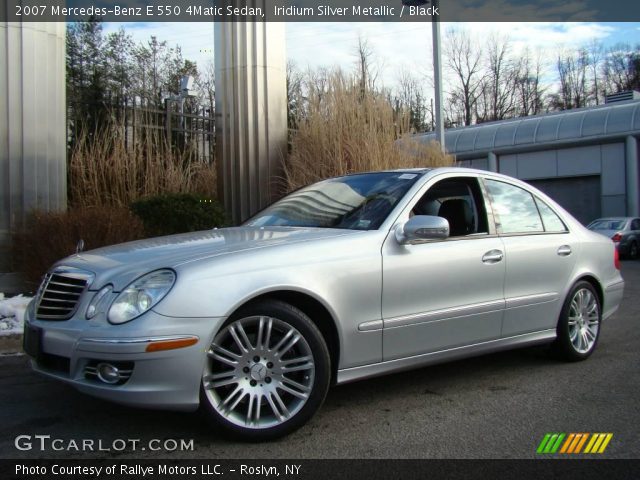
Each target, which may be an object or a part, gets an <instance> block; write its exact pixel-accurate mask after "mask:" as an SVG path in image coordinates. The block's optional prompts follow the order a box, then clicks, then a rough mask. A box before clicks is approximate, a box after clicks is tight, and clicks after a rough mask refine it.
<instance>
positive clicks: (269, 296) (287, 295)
mask: <svg viewBox="0 0 640 480" xmlns="http://www.w3.org/2000/svg"><path fill="white" fill-rule="evenodd" d="M265 300H279V301H281V302H285V303H288V304H289V305H292V306H294V307H296V308H297V309H299V310H300V311H302V312H303V313H304V314H305V315H307V316H308V317H309V318H310V319H311V321H312V322H313V323H314V324H315V326H316V327H318V330H320V333H321V334H322V337H323V338H324V341H325V343H326V344H327V348H328V350H329V358H330V359H331V378H332V381H333V382H335V379H336V376H337V372H338V365H339V363H340V334H339V331H338V327H337V322H336V319H335V316H334V314H333V313H332V312H331V311H330V310H329V308H328V307H327V306H326V305H325V304H324V303H323V302H322V301H320V300H319V299H317V298H316V297H314V296H313V295H311V294H309V293H307V292H301V291H298V290H290V289H279V290H272V291H268V292H264V293H261V294H259V295H256V296H254V297H251V298H249V299H246V300H245V301H244V302H242V303H241V304H239V305H237V306H236V307H235V308H234V310H233V312H232V313H231V315H230V317H232V316H233V315H234V314H235V313H236V312H237V311H239V310H240V309H242V308H244V307H247V306H248V305H252V304H255V303H259V302H262V301H265Z"/></svg>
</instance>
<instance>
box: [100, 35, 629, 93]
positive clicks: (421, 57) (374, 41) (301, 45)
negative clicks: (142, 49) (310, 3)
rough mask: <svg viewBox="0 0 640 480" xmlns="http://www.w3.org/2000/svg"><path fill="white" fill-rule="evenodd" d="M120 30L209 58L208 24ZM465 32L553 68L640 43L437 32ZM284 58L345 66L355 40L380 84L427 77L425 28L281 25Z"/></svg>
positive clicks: (201, 61)
mask: <svg viewBox="0 0 640 480" xmlns="http://www.w3.org/2000/svg"><path fill="white" fill-rule="evenodd" d="M120 26H122V27H124V28H125V30H126V31H127V32H129V33H131V34H132V35H133V37H134V39H135V40H136V41H141V42H143V41H146V40H148V39H149V37H150V36H151V35H155V36H157V37H158V40H166V41H167V42H168V43H169V45H170V46H174V45H176V44H178V45H180V46H181V47H182V51H183V54H184V56H185V58H188V59H190V60H194V61H196V62H197V63H198V65H199V66H200V67H202V66H204V65H205V64H206V63H207V62H210V61H212V60H213V24H212V23H204V22H194V23H153V22H152V23H105V25H104V27H105V28H104V30H105V32H110V31H114V30H117V29H118V28H119V27H120ZM452 26H455V27H462V28H465V29H466V30H468V31H469V32H470V33H471V34H472V36H473V37H474V38H475V40H476V41H477V42H478V43H479V44H482V41H483V38H486V37H487V36H488V35H490V34H492V33H494V34H498V35H501V36H505V35H506V36H508V37H509V39H510V41H511V44H512V48H513V50H514V51H515V52H517V51H520V50H522V49H524V48H525V47H529V48H530V49H531V50H533V51H535V50H538V49H540V50H541V51H542V52H543V58H545V59H548V67H549V68H550V69H551V68H552V67H553V61H554V58H555V53H556V52H557V51H558V49H559V48H562V47H566V48H571V47H575V46H577V45H581V44H585V43H588V42H589V41H591V40H592V39H597V40H600V41H602V42H603V43H604V45H605V46H611V45H614V44H616V43H620V42H624V43H631V44H632V45H633V46H636V45H638V44H640V23H508V22H501V23H490V24H487V23H465V24H447V23H443V24H442V26H441V30H442V33H443V35H444V33H445V31H446V30H447V29H448V28H450V27H452ZM286 33H287V57H288V59H289V60H293V61H294V62H295V63H296V64H297V66H298V67H299V68H302V69H305V68H306V67H311V68H315V67H319V66H325V67H330V66H335V65H339V66H342V67H343V68H350V67H352V66H353V64H354V60H355V57H354V56H353V53H354V49H355V45H356V43H357V39H358V36H359V35H361V36H362V37H363V38H366V39H367V40H368V42H369V44H370V45H371V46H372V47H373V49H374V51H375V54H376V58H377V59H378V61H379V63H380V65H381V68H380V72H381V78H382V80H383V82H384V83H385V85H392V84H393V83H394V82H395V80H396V78H397V76H398V72H399V71H401V70H402V69H406V70H409V71H413V72H415V73H417V74H418V75H424V76H425V78H427V77H430V71H431V27H430V24H427V23H423V24H415V23H391V22H386V23H372V22H371V23H328V22H319V23H310V22H289V23H287V24H286Z"/></svg>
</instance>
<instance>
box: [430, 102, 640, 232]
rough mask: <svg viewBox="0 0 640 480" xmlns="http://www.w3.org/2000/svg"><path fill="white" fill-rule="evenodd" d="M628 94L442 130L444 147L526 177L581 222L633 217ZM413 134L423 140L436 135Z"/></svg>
mask: <svg viewBox="0 0 640 480" xmlns="http://www.w3.org/2000/svg"><path fill="white" fill-rule="evenodd" d="M634 97H636V95H629V96H628V97H627V98H631V100H624V98H625V97H622V99H623V100H622V101H616V102H612V103H607V104H605V105H601V106H597V107H590V108H580V109H575V110H570V111H565V112H559V113H550V114H545V115H536V116H531V117H525V118H517V119H511V120H504V121H498V122H491V123H484V124H480V125H473V126H470V127H462V128H454V129H451V130H448V131H447V132H446V136H445V145H446V147H447V151H448V152H449V153H451V154H453V155H455V157H456V159H457V161H458V163H459V165H460V166H464V167H472V168H479V169H484V170H490V171H495V172H499V173H504V174H506V175H510V176H512V177H516V178H519V179H522V180H525V181H527V182H529V183H530V184H531V185H534V186H535V187H537V188H539V189H540V190H542V191H544V192H545V193H547V194H548V195H549V196H551V197H552V198H554V199H555V200H556V201H557V202H558V203H560V204H561V205H562V206H563V207H564V208H566V209H567V210H568V211H569V212H571V213H572V214H573V215H574V216H575V217H576V218H578V219H579V220H580V221H582V222H583V223H587V222H589V221H591V220H593V219H595V218H597V217H600V216H608V215H629V216H638V215H639V209H640V208H639V207H640V205H639V204H640V197H639V193H638V192H639V188H638V184H639V182H640V179H639V176H638V138H639V137H640V101H638V100H635V99H633V98H634ZM619 98H620V97H618V99H619ZM418 139H419V140H420V141H423V142H429V141H431V140H433V139H435V135H434V134H424V135H420V136H418Z"/></svg>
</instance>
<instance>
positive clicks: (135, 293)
mask: <svg viewBox="0 0 640 480" xmlns="http://www.w3.org/2000/svg"><path fill="white" fill-rule="evenodd" d="M175 281H176V274H175V273H174V272H173V270H157V271H155V272H151V273H149V274H147V275H144V276H142V277H140V278H138V279H137V280H136V281H134V282H133V283H131V284H130V285H129V286H128V287H127V288H125V289H124V290H123V291H122V292H121V293H120V295H118V297H117V298H116V300H115V301H114V302H113V305H111V308H110V309H109V315H108V318H109V322H111V323H125V322H128V321H130V320H133V319H134V318H136V317H138V316H140V315H142V314H143V313H144V312H146V311H147V310H149V309H151V308H153V307H154V306H155V305H156V304H157V303H158V302H159V301H160V300H162V299H163V298H164V296H165V295H166V294H167V293H169V290H171V287H172V286H173V284H174V283H175Z"/></svg>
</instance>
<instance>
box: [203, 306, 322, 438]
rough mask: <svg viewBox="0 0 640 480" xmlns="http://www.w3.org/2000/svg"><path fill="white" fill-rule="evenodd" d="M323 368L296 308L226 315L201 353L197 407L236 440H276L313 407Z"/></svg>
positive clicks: (317, 342)
mask: <svg viewBox="0 0 640 480" xmlns="http://www.w3.org/2000/svg"><path fill="white" fill-rule="evenodd" d="M330 377H331V367H330V359H329V352H328V350H327V346H326V344H325V342H324V339H323V337H322V334H321V333H320V331H319V330H318V328H317V327H316V326H315V325H314V324H313V322H312V321H311V320H310V319H309V317H307V316H306V315H305V314H304V313H303V312H302V311H300V310H298V309H297V308H295V307H293V306H291V305H289V304H287V303H284V302H280V301H276V300H270V301H265V302H260V303H256V304H253V305H250V306H248V307H245V308H243V309H242V310H241V311H239V312H238V313H237V314H235V315H234V316H233V317H231V318H230V319H229V320H228V321H227V322H226V324H225V325H223V327H222V328H221V329H220V331H219V332H218V334H217V335H216V336H215V338H214V340H213V342H212V344H211V346H210V347H209V350H208V351H207V359H206V364H205V368H204V372H203V376H202V384H201V394H200V396H201V407H202V409H203V410H204V412H205V414H206V415H207V416H208V417H209V419H210V420H211V421H213V422H214V423H215V424H216V425H217V426H219V427H220V428H221V429H222V430H224V431H225V432H227V433H229V434H231V435H232V436H234V437H236V438H239V439H241V440H250V441H263V440H270V439H274V438H278V437H281V436H284V435H287V434H289V433H291V432H292V431H294V430H296V429H297V428H299V427H301V426H302V425H303V424H304V423H305V422H306V421H307V420H309V419H310V418H311V417H312V416H313V414H314V413H315V412H316V411H317V410H318V408H320V405H321V404H322V402H323V401H324V398H325V396H326V394H327V390H328V388H329V382H330Z"/></svg>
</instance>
